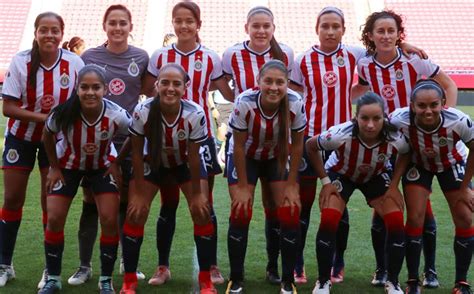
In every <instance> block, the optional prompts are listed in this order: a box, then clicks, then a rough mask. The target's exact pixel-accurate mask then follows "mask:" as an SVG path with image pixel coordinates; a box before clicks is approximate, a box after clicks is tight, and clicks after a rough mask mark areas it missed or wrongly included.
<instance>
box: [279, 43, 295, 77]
mask: <svg viewBox="0 0 474 294" xmlns="http://www.w3.org/2000/svg"><path fill="white" fill-rule="evenodd" d="M282 47H283V48H282V50H283V52H284V53H285V56H286V60H287V63H288V64H287V66H286V67H287V68H288V71H289V72H290V73H291V71H292V70H293V64H294V63H295V53H294V51H293V49H291V47H289V46H287V45H282Z"/></svg>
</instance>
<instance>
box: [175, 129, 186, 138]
mask: <svg viewBox="0 0 474 294" xmlns="http://www.w3.org/2000/svg"><path fill="white" fill-rule="evenodd" d="M176 136H177V137H178V140H185V139H186V132H185V131H184V130H179V131H178V132H177V133H176Z"/></svg>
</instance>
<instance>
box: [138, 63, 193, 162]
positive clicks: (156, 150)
mask: <svg viewBox="0 0 474 294" xmlns="http://www.w3.org/2000/svg"><path fill="white" fill-rule="evenodd" d="M170 68H173V69H176V70H178V71H179V72H180V73H181V75H182V77H183V84H184V85H186V83H187V82H188V81H189V76H188V74H187V73H186V71H185V70H184V68H183V67H182V66H181V65H179V64H177V63H167V64H165V65H164V66H163V67H162V68H161V69H160V74H158V77H157V81H158V80H159V79H160V75H161V74H162V73H163V72H166V71H167V70H168V69H170ZM145 125H146V126H145V138H146V139H147V141H148V148H147V151H148V158H149V164H150V167H151V169H152V170H155V171H156V170H158V168H159V167H160V163H161V149H162V147H163V146H162V145H163V138H162V137H163V126H162V115H161V105H160V94H159V93H158V94H157V95H156V97H155V98H154V99H153V100H152V101H151V102H150V111H149V113H148V118H147V121H146V124H145Z"/></svg>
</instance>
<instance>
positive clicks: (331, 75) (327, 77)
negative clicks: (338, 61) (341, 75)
mask: <svg viewBox="0 0 474 294" xmlns="http://www.w3.org/2000/svg"><path fill="white" fill-rule="evenodd" d="M323 83H324V84H325V85H326V86H327V87H329V88H332V87H334V86H335V85H336V83H337V75H336V73H335V72H333V71H328V72H326V73H325V74H324V76H323Z"/></svg>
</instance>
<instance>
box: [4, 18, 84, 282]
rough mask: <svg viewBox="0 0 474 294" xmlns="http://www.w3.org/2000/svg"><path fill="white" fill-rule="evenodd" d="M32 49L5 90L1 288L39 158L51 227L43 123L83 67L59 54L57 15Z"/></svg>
mask: <svg viewBox="0 0 474 294" xmlns="http://www.w3.org/2000/svg"><path fill="white" fill-rule="evenodd" d="M34 25H35V31H34V36H35V38H34V40H33V47H32V49H29V50H26V51H22V52H19V53H18V54H16V55H15V56H14V57H13V60H12V62H11V64H10V68H9V69H8V73H7V74H6V77H5V82H4V84H3V114H4V115H5V116H6V117H8V118H9V120H8V124H7V130H6V138H5V147H4V151H3V166H2V169H3V181H4V186H3V187H4V193H3V195H4V202H3V207H2V209H1V213H0V287H3V286H5V284H6V282H7V281H8V280H11V279H13V278H14V277H15V271H14V269H13V266H12V257H13V251H14V248H15V242H16V237H17V233H18V229H19V227H20V223H21V218H22V208H23V204H24V202H25V196H26V187H27V184H28V179H29V176H30V173H31V170H32V169H33V167H34V165H35V158H36V157H37V158H38V166H39V168H40V176H41V193H40V195H41V196H40V197H41V208H42V210H43V225H45V224H46V190H45V183H46V175H47V173H48V166H49V164H48V159H47V157H46V153H45V151H44V147H43V144H42V143H41V133H42V130H43V126H44V122H45V121H46V118H47V116H48V114H49V112H50V111H51V109H52V108H53V107H54V106H56V105H58V104H60V103H63V102H65V101H66V100H67V99H68V97H69V96H70V95H71V93H72V92H73V91H74V85H75V83H76V78H77V73H78V71H79V70H80V69H81V68H82V67H83V65H84V63H83V62H82V60H81V59H80V58H79V57H78V56H77V55H76V54H74V53H71V52H69V51H67V50H63V49H60V48H59V47H60V44H61V40H62V38H63V35H64V21H63V19H62V18H61V16H59V15H57V14H55V13H53V12H45V13H41V14H39V15H38V16H37V17H36V20H35V23H34Z"/></svg>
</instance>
